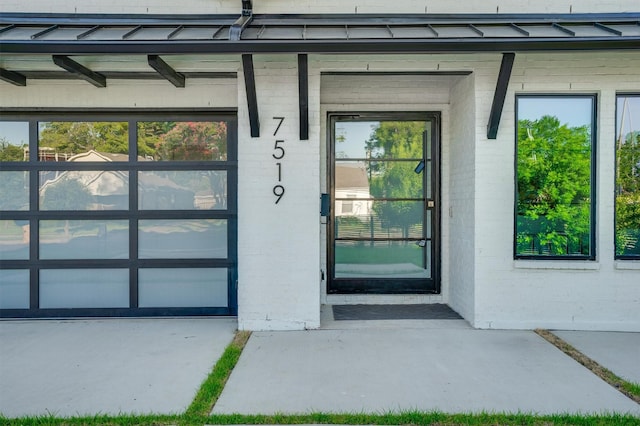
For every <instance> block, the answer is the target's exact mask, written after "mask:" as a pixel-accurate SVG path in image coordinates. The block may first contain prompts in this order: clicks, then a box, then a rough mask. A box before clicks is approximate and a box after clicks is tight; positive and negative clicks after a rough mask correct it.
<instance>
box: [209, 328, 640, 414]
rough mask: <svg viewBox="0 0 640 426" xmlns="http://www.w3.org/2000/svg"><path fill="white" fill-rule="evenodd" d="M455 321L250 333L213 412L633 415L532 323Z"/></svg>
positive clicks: (638, 409) (630, 405)
mask: <svg viewBox="0 0 640 426" xmlns="http://www.w3.org/2000/svg"><path fill="white" fill-rule="evenodd" d="M387 323H389V322H387ZM423 323H425V322H423ZM426 323H429V322H428V321H427V322H426ZM461 323H462V321H451V322H446V321H439V327H437V328H429V327H418V326H415V327H413V328H411V327H401V326H399V325H400V324H399V323H398V322H396V326H395V327H391V326H387V327H378V328H370V327H367V328H363V329H357V328H356V325H355V324H350V325H349V326H348V327H344V328H345V329H332V330H326V329H325V330H319V331H306V332H305V331H300V332H260V333H253V335H252V337H251V339H250V340H249V342H248V344H247V346H246V348H245V350H244V352H243V354H242V356H241V358H240V361H239V363H238V365H237V367H236V369H235V370H234V372H233V373H232V375H231V377H230V380H229V382H228V383H227V385H226V387H225V390H224V392H223V393H222V396H221V397H220V399H219V400H218V402H217V404H216V406H215V407H214V409H213V413H242V414H257V413H263V414H274V413H291V414H292V413H309V412H312V411H324V412H350V413H360V412H365V413H383V412H388V411H401V410H439V411H443V412H448V413H461V412H481V411H489V412H514V413H515V412H533V413H540V414H549V413H565V412H570V413H607V412H618V413H633V414H635V415H640V406H639V405H638V404H636V403H635V402H633V401H632V400H630V399H628V398H627V397H625V396H624V395H622V394H621V393H619V392H618V391H617V390H615V389H614V388H612V387H611V386H609V385H608V384H606V383H605V382H603V381H602V380H600V379H599V378H598V377H596V376H595V375H594V374H592V373H591V372H590V371H588V370H587V369H585V368H584V367H582V366H581V365H579V364H578V363H577V362H575V361H574V360H572V359H571V358H569V357H568V356H566V355H564V354H563V353H562V352H561V351H559V350H558V349H556V348H555V347H554V346H553V345H551V344H549V343H548V342H546V341H545V340H544V339H542V338H541V337H539V336H538V335H536V334H535V333H533V332H531V331H500V330H473V329H471V328H469V327H468V326H461ZM410 324H414V325H415V324H417V322H410ZM636 368H638V367H636Z"/></svg>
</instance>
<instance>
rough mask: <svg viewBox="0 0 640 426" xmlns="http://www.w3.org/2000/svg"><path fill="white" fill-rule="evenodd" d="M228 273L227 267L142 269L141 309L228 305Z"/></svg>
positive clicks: (139, 277)
mask: <svg viewBox="0 0 640 426" xmlns="http://www.w3.org/2000/svg"><path fill="white" fill-rule="evenodd" d="M227 276H228V271H227V269H226V268H197V269H187V268H179V269H165V268H145V269H140V270H139V271H138V286H139V287H138V288H139V302H138V303H139V306H140V307H141V308H162V307H182V308H196V307H226V306H227V304H228V302H227V297H228V294H227Z"/></svg>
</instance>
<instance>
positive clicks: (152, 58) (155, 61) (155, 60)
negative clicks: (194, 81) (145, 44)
mask: <svg viewBox="0 0 640 426" xmlns="http://www.w3.org/2000/svg"><path fill="white" fill-rule="evenodd" d="M147 61H148V62H149V65H150V66H151V68H153V69H154V70H156V71H157V72H158V74H160V75H161V76H163V77H164V78H166V79H167V80H169V81H170V82H171V84H173V85H174V86H176V87H184V86H185V78H184V74H181V73H179V72H177V71H176V70H174V69H173V68H171V66H169V64H167V63H166V62H165V61H163V60H162V58H161V57H160V56H158V55H149V56H148V57H147Z"/></svg>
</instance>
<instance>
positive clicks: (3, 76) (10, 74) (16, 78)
mask: <svg viewBox="0 0 640 426" xmlns="http://www.w3.org/2000/svg"><path fill="white" fill-rule="evenodd" d="M0 80H2V81H6V82H7V83H11V84H15V85H16V86H26V85H27V77H25V76H24V75H22V74H20V73H19V72H15V71H9V70H6V69H4V68H0Z"/></svg>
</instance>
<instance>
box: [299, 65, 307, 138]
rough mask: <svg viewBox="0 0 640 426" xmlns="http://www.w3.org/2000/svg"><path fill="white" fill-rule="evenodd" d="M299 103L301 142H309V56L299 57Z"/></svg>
mask: <svg viewBox="0 0 640 426" xmlns="http://www.w3.org/2000/svg"><path fill="white" fill-rule="evenodd" d="M298 103H299V105H300V140H301V141H306V140H309V66H308V60H307V55H298Z"/></svg>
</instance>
